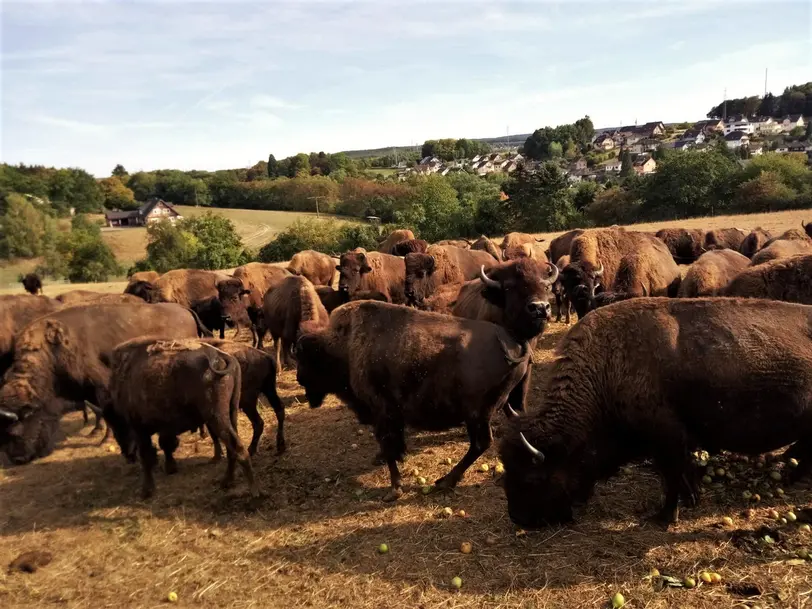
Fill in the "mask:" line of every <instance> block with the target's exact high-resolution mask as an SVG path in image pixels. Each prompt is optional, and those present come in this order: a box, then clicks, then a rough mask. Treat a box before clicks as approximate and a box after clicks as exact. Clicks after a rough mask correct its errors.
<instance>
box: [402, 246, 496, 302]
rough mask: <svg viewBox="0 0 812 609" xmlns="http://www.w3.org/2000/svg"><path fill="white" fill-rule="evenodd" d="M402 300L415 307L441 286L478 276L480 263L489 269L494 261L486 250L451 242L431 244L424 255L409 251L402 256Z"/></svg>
mask: <svg viewBox="0 0 812 609" xmlns="http://www.w3.org/2000/svg"><path fill="white" fill-rule="evenodd" d="M404 263H405V266H406V278H405V281H404V293H405V295H406V302H407V303H408V304H410V305H414V306H418V305H420V304H421V303H422V302H423V301H424V300H425V299H427V298H429V297H431V296H432V294H434V292H435V291H436V290H437V288H439V287H440V286H442V285H446V284H458V285H459V284H462V283H463V282H465V281H467V280H469V279H473V278H474V277H478V276H479V269H480V268H481V267H482V266H483V265H484V266H485V268H491V267H492V266H493V265H494V264H496V261H495V260H494V259H493V257H492V256H491V255H490V254H488V253H487V252H484V251H480V250H463V249H460V248H458V247H454V246H451V245H442V246H441V245H431V246H429V249H428V250H427V251H426V253H425V254H418V253H415V254H409V255H408V256H406V258H405V259H404Z"/></svg>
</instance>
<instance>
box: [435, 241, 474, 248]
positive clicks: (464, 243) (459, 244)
mask: <svg viewBox="0 0 812 609" xmlns="http://www.w3.org/2000/svg"><path fill="white" fill-rule="evenodd" d="M434 245H453V246H454V247H459V248H461V249H464V250H467V249H469V248H470V247H471V242H470V241H468V239H443V240H441V241H438V242H437V243H435V244H434Z"/></svg>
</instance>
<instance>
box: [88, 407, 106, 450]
mask: <svg viewBox="0 0 812 609" xmlns="http://www.w3.org/2000/svg"><path fill="white" fill-rule="evenodd" d="M86 406H87V408H89V409H90V410H92V411H93V417H94V418H95V420H96V423H95V424H94V425H93V429H91V430H90V434H89V435H91V436H95V435H96V434H99V433H101V432H103V431H104V425H103V424H102V414H101V410H100V409H99V408H96V407H95V406H93V405H92V404H86ZM87 408H86V409H85V424H87ZM107 435H108V434H105V436H104V437H105V438H106V437H107ZM102 442H104V440H102Z"/></svg>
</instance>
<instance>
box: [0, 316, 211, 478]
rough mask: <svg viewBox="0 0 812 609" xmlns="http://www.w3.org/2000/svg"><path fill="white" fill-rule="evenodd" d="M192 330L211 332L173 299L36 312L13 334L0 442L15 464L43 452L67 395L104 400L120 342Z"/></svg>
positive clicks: (1, 395)
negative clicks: (172, 301)
mask: <svg viewBox="0 0 812 609" xmlns="http://www.w3.org/2000/svg"><path fill="white" fill-rule="evenodd" d="M198 334H203V335H207V336H211V332H208V331H207V330H206V329H205V328H203V327H202V326H201V325H200V323H199V320H197V318H196V316H195V315H194V314H193V313H192V312H191V311H190V310H189V309H186V308H184V307H181V306H179V305H176V304H159V305H154V306H149V307H148V306H144V305H143V304H89V305H85V306H81V307H66V308H63V309H59V310H56V311H54V312H52V313H49V314H48V315H44V316H43V317H39V318H38V319H36V320H35V321H33V322H31V323H29V324H28V325H27V326H26V327H25V328H24V329H23V330H22V331H21V332H19V334H17V336H16V337H15V339H14V353H13V358H14V359H13V362H12V365H11V368H10V369H9V370H8V372H6V375H5V378H4V384H3V385H2V387H0V449H2V450H5V452H6V453H7V454H8V455H9V457H10V458H11V460H12V461H13V462H14V463H18V464H21V463H27V462H29V461H31V460H32V459H35V458H38V457H44V456H46V455H48V454H50V453H51V452H52V451H53V448H54V443H55V441H56V440H57V436H58V433H59V418H60V416H61V415H62V413H63V412H64V411H65V410H66V407H65V403H66V402H73V403H81V402H83V401H85V400H87V401H88V402H90V403H92V404H96V405H97V406H101V405H102V404H104V403H105V402H104V398H105V396H106V392H107V390H108V387H109V381H110V367H109V362H110V358H111V356H112V353H113V348H114V347H115V346H116V345H118V344H119V343H121V342H123V341H125V340H129V339H131V338H135V337H138V336H142V335H159V336H164V337H166V338H168V339H172V338H179V339H180V338H192V337H196V336H198Z"/></svg>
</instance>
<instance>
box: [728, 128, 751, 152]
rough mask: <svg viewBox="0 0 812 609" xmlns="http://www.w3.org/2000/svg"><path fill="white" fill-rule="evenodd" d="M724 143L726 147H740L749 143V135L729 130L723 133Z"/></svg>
mask: <svg viewBox="0 0 812 609" xmlns="http://www.w3.org/2000/svg"><path fill="white" fill-rule="evenodd" d="M725 143H726V144H727V147H728V148H734V149H735V148H741V147H742V146H748V145H749V144H750V136H749V135H747V134H746V133H744V132H742V131H731V132H730V133H727V134H725Z"/></svg>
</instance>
